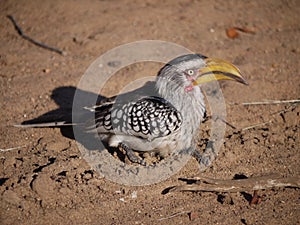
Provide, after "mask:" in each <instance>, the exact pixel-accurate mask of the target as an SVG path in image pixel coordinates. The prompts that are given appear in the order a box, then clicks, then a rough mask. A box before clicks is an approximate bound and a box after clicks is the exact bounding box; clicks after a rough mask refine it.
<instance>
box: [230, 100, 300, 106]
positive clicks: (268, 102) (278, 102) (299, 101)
mask: <svg viewBox="0 0 300 225" xmlns="http://www.w3.org/2000/svg"><path fill="white" fill-rule="evenodd" d="M287 103H300V99H292V100H269V101H264V102H244V103H232V104H231V105H271V104H287Z"/></svg>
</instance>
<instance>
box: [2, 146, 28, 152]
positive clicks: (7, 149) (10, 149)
mask: <svg viewBox="0 0 300 225" xmlns="http://www.w3.org/2000/svg"><path fill="white" fill-rule="evenodd" d="M26 146H27V145H22V146H17V147H13V148H5V149H4V148H0V152H8V151H12V150H17V149H21V148H25V147H26Z"/></svg>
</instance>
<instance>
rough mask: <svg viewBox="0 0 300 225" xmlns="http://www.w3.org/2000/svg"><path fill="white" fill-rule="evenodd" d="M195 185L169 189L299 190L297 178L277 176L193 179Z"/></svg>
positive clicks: (220, 190)
mask: <svg viewBox="0 0 300 225" xmlns="http://www.w3.org/2000/svg"><path fill="white" fill-rule="evenodd" d="M193 180H194V181H195V182H196V183H193V184H187V185H181V186H176V187H173V188H171V189H169V192H173V191H206V192H242V191H249V190H263V189H271V188H275V187H294V188H300V178H299V177H289V178H286V177H280V176H279V175H276V174H273V175H267V176H261V177H251V178H247V179H239V180H219V179H210V178H201V177H200V178H199V177H197V178H194V179H193Z"/></svg>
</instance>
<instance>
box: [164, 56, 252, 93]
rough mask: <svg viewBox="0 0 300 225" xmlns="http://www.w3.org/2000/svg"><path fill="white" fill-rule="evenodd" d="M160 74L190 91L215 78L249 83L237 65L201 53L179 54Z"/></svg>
mask: <svg viewBox="0 0 300 225" xmlns="http://www.w3.org/2000/svg"><path fill="white" fill-rule="evenodd" d="M160 76H161V77H162V78H166V79H167V80H168V81H171V82H175V83H176V84H177V88H178V87H182V88H184V90H185V91H186V92H190V91H192V90H193V89H194V87H195V86H198V85H201V84H204V83H207V82H210V81H214V80H233V81H237V82H240V83H242V84H246V85H247V84H248V83H247V81H246V80H245V79H244V78H243V77H242V75H241V72H240V71H239V69H238V68H237V67H235V66H234V65H232V64H231V63H229V62H226V61H224V60H222V59H215V58H208V57H206V56H203V55H200V54H188V55H183V56H179V57H177V58H175V59H173V60H172V61H170V62H169V63H167V65H166V66H165V67H163V68H162V69H161V71H160Z"/></svg>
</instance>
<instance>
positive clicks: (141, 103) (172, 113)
mask: <svg viewBox="0 0 300 225" xmlns="http://www.w3.org/2000/svg"><path fill="white" fill-rule="evenodd" d="M207 59H208V58H207V57H205V56H202V55H198V54H190V55H184V56H181V57H178V58H176V59H174V60H172V61H170V62H169V63H168V64H166V65H165V66H164V67H163V68H162V69H161V70H160V71H159V73H158V76H157V79H156V81H155V82H154V84H153V85H150V88H146V89H139V90H136V91H133V92H130V93H125V94H122V95H120V96H116V97H113V98H110V99H108V100H106V101H103V102H100V104H98V105H96V106H93V107H91V108H87V109H89V110H90V111H93V112H94V113H95V120H94V121H93V122H92V123H91V124H88V123H87V124H85V126H86V129H87V131H89V132H90V131H94V132H96V133H97V135H98V136H99V137H100V139H101V140H102V141H106V142H107V143H108V145H109V146H111V147H120V148H123V149H124V150H125V151H126V153H127V156H128V157H129V159H130V160H131V161H133V162H137V163H140V164H145V162H144V161H143V160H142V159H141V158H139V157H138V156H136V155H135V154H133V152H132V151H140V152H158V153H159V154H160V155H161V156H163V157H165V156H167V155H168V154H170V153H171V152H173V151H178V150H183V149H188V148H192V149H194V148H195V146H196V145H195V138H196V136H197V134H198V129H199V127H200V123H201V121H202V120H203V119H204V114H205V104H204V103H205V102H204V95H203V93H202V91H201V89H200V86H199V85H198V83H201V82H202V81H201V79H203V78H202V77H201V76H204V77H205V79H204V80H205V81H204V82H207V81H206V79H207V78H206V77H207V76H205V75H211V74H216V73H217V74H221V76H225V75H226V77H228V75H232V76H236V77H237V78H236V77H234V78H232V76H231V77H230V78H231V79H235V80H238V81H240V82H242V83H245V81H244V80H243V79H242V78H241V77H240V76H239V71H238V70H237V69H236V68H235V67H233V66H232V67H230V69H231V71H229V72H228V71H225V72H226V73H227V74H225V72H224V73H222V71H221V72H220V71H219V70H220V68H219V67H217V69H218V70H217V71H212V70H208V71H205V69H206V68H207V67H208V65H207ZM222 63H224V61H222ZM227 65H229V64H226V66H227ZM212 66H215V65H212ZM227 69H228V68H227ZM201 70H204V72H203V74H201ZM230 72H232V73H230ZM224 74H225V75H224ZM216 79H217V78H216ZM222 79H224V77H223V78H222ZM226 79H227V78H226ZM228 79H229V78H228Z"/></svg>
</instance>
